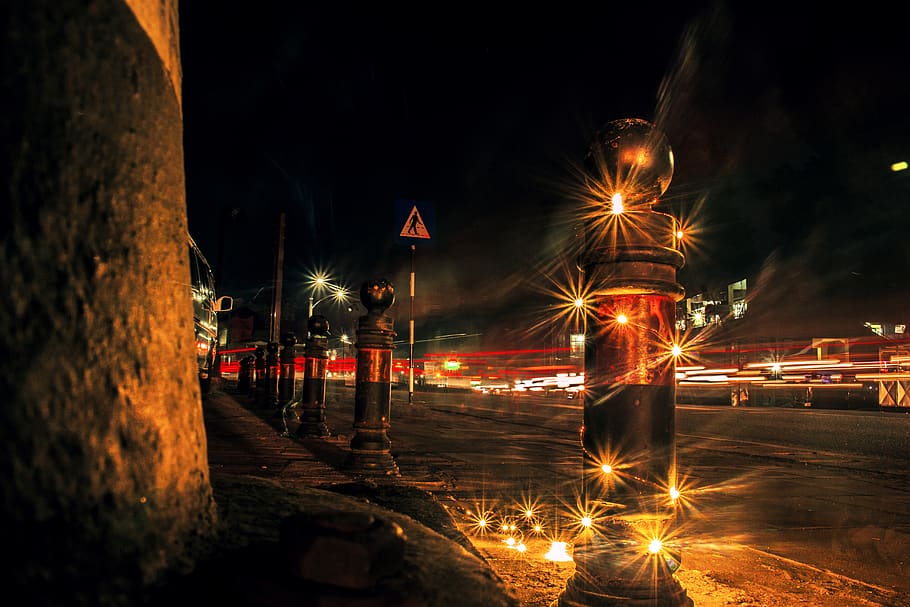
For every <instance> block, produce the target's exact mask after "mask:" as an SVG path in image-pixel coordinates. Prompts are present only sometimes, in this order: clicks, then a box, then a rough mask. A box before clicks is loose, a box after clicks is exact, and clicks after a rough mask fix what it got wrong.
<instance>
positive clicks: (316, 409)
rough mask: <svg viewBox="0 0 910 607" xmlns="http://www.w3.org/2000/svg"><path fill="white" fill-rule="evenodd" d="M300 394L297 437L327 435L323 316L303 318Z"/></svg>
mask: <svg viewBox="0 0 910 607" xmlns="http://www.w3.org/2000/svg"><path fill="white" fill-rule="evenodd" d="M307 328H308V329H309V337H308V338H307V340H306V350H305V353H306V354H305V356H306V359H305V362H304V374H303V394H302V395H301V399H300V400H301V402H300V425H299V426H297V436H299V437H304V436H310V437H312V436H329V434H330V432H329V429H328V427H327V426H326V425H325V382H326V361H327V360H328V354H327V352H326V351H327V350H328V341H329V321H328V320H327V319H326V318H325V316H319V315H316V316H311V317H310V319H309V320H308V321H307Z"/></svg>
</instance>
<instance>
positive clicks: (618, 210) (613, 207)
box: [610, 192, 625, 215]
mask: <svg viewBox="0 0 910 607" xmlns="http://www.w3.org/2000/svg"><path fill="white" fill-rule="evenodd" d="M624 210H625V207H624V206H623V204H622V193H621V192H616V193H615V194H613V197H612V198H611V199H610V212H611V213H613V214H614V215H620V214H622V212H623V211H624Z"/></svg>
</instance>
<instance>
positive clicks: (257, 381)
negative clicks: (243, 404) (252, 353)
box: [251, 346, 268, 405]
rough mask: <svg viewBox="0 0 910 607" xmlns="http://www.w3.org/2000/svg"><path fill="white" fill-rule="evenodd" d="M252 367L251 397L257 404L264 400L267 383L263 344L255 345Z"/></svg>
mask: <svg viewBox="0 0 910 607" xmlns="http://www.w3.org/2000/svg"><path fill="white" fill-rule="evenodd" d="M254 367H255V370H256V375H255V377H254V385H253V391H252V392H251V396H252V397H253V403H254V404H256V405H259V404H261V403H262V402H263V401H264V400H265V393H266V384H267V382H266V370H267V369H268V366H267V365H266V362H265V346H256V363H255V365H254Z"/></svg>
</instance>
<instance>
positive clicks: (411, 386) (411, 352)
mask: <svg viewBox="0 0 910 607" xmlns="http://www.w3.org/2000/svg"><path fill="white" fill-rule="evenodd" d="M416 248H417V247H416V246H414V245H411V309H410V312H409V313H408V314H409V315H408V325H409V329H410V340H409V348H408V404H409V405H410V404H412V403H413V402H414V249H416Z"/></svg>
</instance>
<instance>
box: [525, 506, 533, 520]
mask: <svg viewBox="0 0 910 607" xmlns="http://www.w3.org/2000/svg"><path fill="white" fill-rule="evenodd" d="M525 517H527V518H533V517H534V510H532V509H531V508H528V509H527V510H525Z"/></svg>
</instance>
